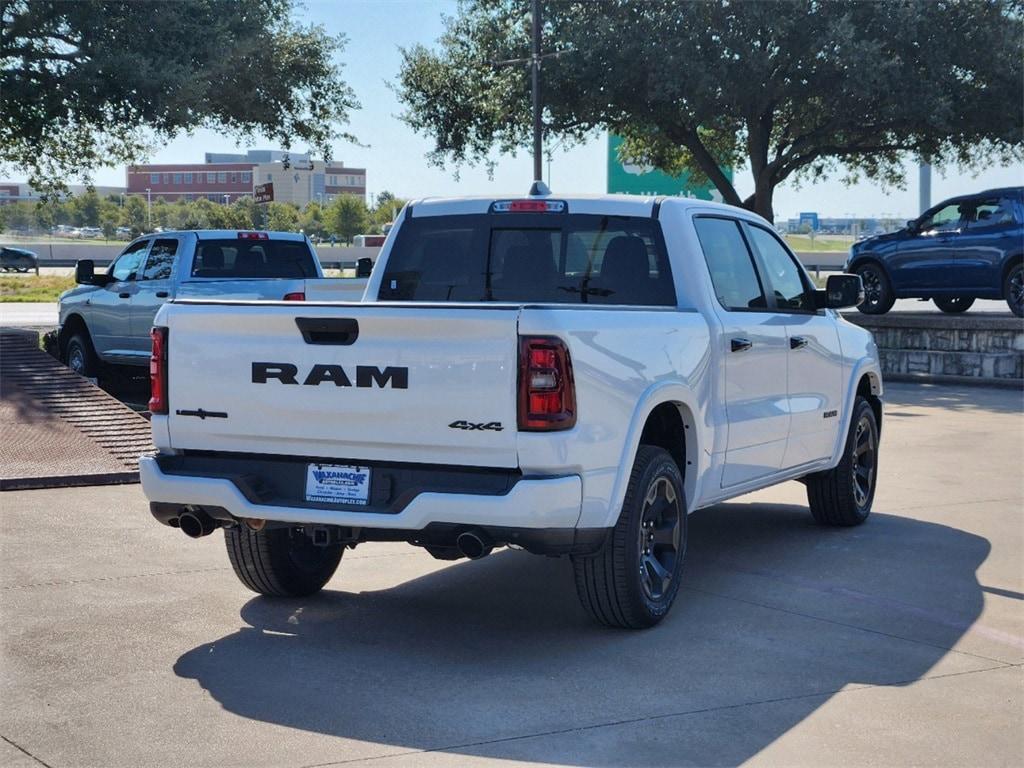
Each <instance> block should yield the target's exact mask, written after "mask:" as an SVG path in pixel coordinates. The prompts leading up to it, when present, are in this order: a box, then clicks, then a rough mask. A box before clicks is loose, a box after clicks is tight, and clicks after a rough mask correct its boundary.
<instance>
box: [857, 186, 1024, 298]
mask: <svg viewBox="0 0 1024 768" xmlns="http://www.w3.org/2000/svg"><path fill="white" fill-rule="evenodd" d="M846 271H847V272H852V273H854V274H858V275H860V277H861V280H862V281H863V282H864V294H865V299H864V303H862V304H861V305H860V306H859V307H858V309H859V310H860V311H861V312H865V313H867V314H869V315H880V314H882V313H884V312H888V311H889V309H891V308H892V305H893V302H895V301H896V299H906V298H918V299H931V300H932V301H934V302H935V305H936V306H937V307H938V308H939V309H941V310H942V311H943V312H964V311H966V310H967V309H969V308H970V306H971V305H972V304H973V303H974V300H975V299H1003V300H1005V301H1006V303H1007V304H1008V305H1009V307H1010V311H1011V312H1013V314H1015V315H1016V316H1017V317H1022V316H1024V187H1007V188H1005V189H990V190H987V191H985V192H980V193H978V194H975V195H964V196H961V197H954V198H952V199H950V200H946V201H944V202H942V203H939V204H938V205H936V206H935V207H934V208H930V209H929V210H927V211H925V212H924V214H922V215H921V216H920V217H919V218H917V219H914V220H913V221H909V222H907V226H906V228H905V229H901V230H899V231H897V232H891V233H889V234H885V235H879V236H877V237H870V238H868V239H866V240H862V241H861V242H859V243H855V244H854V245H853V247H852V248H851V249H850V256H849V258H848V260H847V262H846Z"/></svg>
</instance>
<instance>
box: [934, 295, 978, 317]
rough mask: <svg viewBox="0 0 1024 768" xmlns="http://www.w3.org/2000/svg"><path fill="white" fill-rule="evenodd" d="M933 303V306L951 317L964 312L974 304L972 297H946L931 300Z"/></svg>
mask: <svg viewBox="0 0 1024 768" xmlns="http://www.w3.org/2000/svg"><path fill="white" fill-rule="evenodd" d="M932 301H934V302H935V306H936V307H938V308H939V309H941V310H942V311H943V312H948V313H949V314H951V315H954V314H957V313H959V312H966V311H967V310H968V309H970V308H971V305H972V304H974V297H973V296H946V297H943V298H936V299H932Z"/></svg>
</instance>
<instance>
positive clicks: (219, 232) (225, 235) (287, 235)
mask: <svg viewBox="0 0 1024 768" xmlns="http://www.w3.org/2000/svg"><path fill="white" fill-rule="evenodd" d="M240 232H246V233H249V232H258V233H259V234H260V235H266V236H267V239H268V240H305V239H306V236H305V235H303V234H299V233H298V232H279V231H277V230H272V229H167V230H164V231H163V232H146V233H144V234H142V235H140V236H139V237H154V236H157V235H195V236H196V237H198V238H199V239H200V240H231V239H234V238H237V237H238V235H239V233H240Z"/></svg>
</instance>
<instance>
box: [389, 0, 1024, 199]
mask: <svg viewBox="0 0 1024 768" xmlns="http://www.w3.org/2000/svg"><path fill="white" fill-rule="evenodd" d="M542 7H543V12H542V16H543V22H544V27H543V32H544V52H545V53H546V54H554V55H550V56H549V57H548V58H545V59H544V62H543V68H542V75H541V79H542V101H543V104H544V106H545V115H544V123H545V130H546V134H547V137H548V141H549V142H550V141H552V140H553V139H554V138H555V137H561V138H563V139H568V140H569V141H572V140H582V139H584V138H586V137H588V136H591V135H593V134H594V132H595V131H597V130H601V129H607V130H609V131H612V132H615V133H617V134H620V135H622V136H624V137H625V139H626V142H625V143H624V146H623V152H624V153H625V154H626V156H627V158H628V159H630V160H633V161H636V162H641V163H645V164H650V165H653V166H655V167H657V168H660V169H662V170H665V171H668V172H670V173H674V172H678V171H681V170H688V171H690V172H691V173H692V174H694V175H695V176H696V179H697V180H705V179H707V180H710V181H711V182H712V183H714V185H715V186H716V187H717V189H718V190H719V191H720V192H721V194H722V197H723V199H724V200H725V202H727V203H731V204H734V205H746V206H747V207H748V208H751V209H752V210H755V211H757V212H758V213H760V214H762V215H764V216H766V217H767V218H769V219H771V218H772V214H773V211H772V194H773V190H774V189H775V187H776V186H777V185H778V184H780V183H782V182H784V181H786V180H787V179H791V178H801V177H804V178H807V177H811V178H814V177H819V176H822V175H824V174H828V173H834V172H837V171H842V172H843V173H844V174H846V178H847V179H848V180H849V179H852V178H856V177H857V176H859V175H864V176H867V177H869V178H872V179H878V180H881V181H882V182H885V183H890V184H897V185H899V184H901V183H902V182H903V178H902V177H903V163H904V161H905V160H907V159H908V158H914V157H916V158H922V159H925V160H927V161H929V162H932V163H934V164H936V165H939V166H942V165H945V164H949V163H956V164H960V165H962V166H965V167H969V168H970V167H975V168H976V167H979V166H982V165H985V164H987V163H990V162H996V161H1001V162H1007V161H1011V160H1020V159H1021V157H1022V143H1024V105H1022V100H1021V92H1022V87H1024V78H1022V51H1024V46H1022V40H1024V35H1022V10H1024V3H1022V2H1021V0H972V1H971V2H955V1H954V0H891V1H890V2H884V3H883V2H851V0H797V1H794V2H777V1H776V2H729V3H726V2H662V1H660V0H651V1H650V2H638V1H630V0H604V1H603V2H599V3H595V2H569V1H568V0H546V1H545V2H542ZM446 25H447V26H446V31H445V33H444V34H443V36H442V37H441V39H440V40H439V44H438V46H437V47H436V48H434V49H430V48H426V47H424V46H419V45H417V46H414V47H411V48H408V49H404V50H403V52H402V53H403V59H404V61H403V66H402V70H401V73H400V75H399V80H398V84H397V88H396V90H397V93H398V95H399V98H400V99H401V100H402V101H403V102H404V104H405V105H406V108H407V110H406V113H405V115H404V119H405V121H406V122H407V123H408V124H409V125H411V126H412V127H413V128H414V129H417V130H418V131H420V132H423V133H426V134H429V135H431V136H432V137H433V139H434V142H435V149H434V152H433V153H432V159H433V160H434V161H435V162H436V163H438V164H444V163H447V162H454V163H456V164H459V163H470V164H472V163H477V162H486V161H487V158H488V156H489V154H490V153H491V151H492V150H493V149H495V148H497V149H498V150H500V151H502V152H514V151H516V150H519V149H522V148H526V147H528V146H529V143H530V138H531V122H530V90H529V76H528V70H527V68H526V67H525V66H499V65H497V64H496V62H502V61H507V60H510V59H517V58H519V59H521V58H522V57H526V56H528V55H529V50H530V47H529V46H530V38H529V30H530V16H529V3H528V2H526V0H470V1H469V2H466V3H465V4H463V5H461V6H460V8H459V12H458V13H457V14H456V15H455V16H453V17H450V18H448V19H446ZM744 164H749V167H750V170H751V172H752V174H753V178H754V185H755V191H754V194H753V195H751V196H749V197H748V198H746V199H741V198H740V196H739V195H738V194H737V192H736V189H735V186H734V184H733V183H731V182H730V181H729V179H728V178H727V177H726V175H725V174H723V173H722V172H721V170H720V166H722V165H732V166H734V167H739V166H742V165H744Z"/></svg>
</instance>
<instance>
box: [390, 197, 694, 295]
mask: <svg viewBox="0 0 1024 768" xmlns="http://www.w3.org/2000/svg"><path fill="white" fill-rule="evenodd" d="M378 298H380V299H381V300H385V301H452V302H477V301H507V302H537V303H543V302H547V303H570V304H571V303H584V304H587V303H589V304H629V305H644V306H652V305H653V306H675V301H676V300H675V289H674V288H673V285H672V275H671V272H670V270H669V265H668V258H667V257H666V255H665V248H664V245H663V243H662V240H661V234H660V230H659V225H658V224H657V222H656V221H654V220H653V219H649V218H639V217H624V216H589V215H583V214H560V213H559V214H554V213H552V214H523V213H510V214H478V215H468V216H427V217H423V218H412V219H410V220H408V221H405V222H403V223H402V228H401V230H400V231H399V233H398V237H397V239H396V241H395V244H394V246H393V248H392V250H391V254H390V256H389V257H388V263H387V270H386V272H385V273H384V276H383V278H382V280H381V288H380V292H379V294H378Z"/></svg>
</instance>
